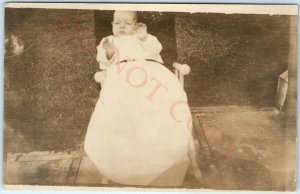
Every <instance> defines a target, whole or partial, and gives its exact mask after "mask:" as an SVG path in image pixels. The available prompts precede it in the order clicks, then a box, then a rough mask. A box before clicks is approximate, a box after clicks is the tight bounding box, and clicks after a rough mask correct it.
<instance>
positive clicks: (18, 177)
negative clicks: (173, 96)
mask: <svg viewBox="0 0 300 194" xmlns="http://www.w3.org/2000/svg"><path fill="white" fill-rule="evenodd" d="M192 115H193V128H194V130H193V135H194V138H195V139H197V140H198V143H199V146H198V150H197V162H198V165H199V167H200V170H201V172H202V175H203V180H202V182H198V181H197V180H196V179H195V178H194V177H193V175H192V173H191V171H190V170H188V171H187V174H186V177H185V180H184V182H183V185H182V187H183V188H208V189H248V190H292V189H293V188H294V186H295V182H294V175H295V131H294V130H293V126H292V127H291V128H289V126H288V125H282V123H285V122H286V120H284V119H285V117H283V116H282V113H281V112H278V111H277V110H276V109H273V108H265V109H253V108H241V107H217V108H216V107H207V108H203V107H202V108H192ZM253 117H256V118H253ZM283 126H285V127H284V128H283ZM282 153H285V155H284V156H282ZM278 154H281V155H278ZM275 158H276V163H274V162H273V161H275ZM5 161H6V162H5V172H6V174H5V183H6V184H27V185H74V186H92V187H93V186H97V187H101V186H105V187H115V186H119V187H122V186H124V185H119V184H117V183H114V182H111V181H107V180H106V179H103V177H102V175H101V174H100V173H99V171H98V170H97V169H96V167H95V166H94V164H93V163H92V162H91V161H90V160H89V158H88V157H87V156H86V155H85V153H84V152H83V151H82V150H77V151H71V152H60V153H54V152H51V151H45V152H30V153H13V154H12V153H8V154H7V156H6V160H5Z"/></svg>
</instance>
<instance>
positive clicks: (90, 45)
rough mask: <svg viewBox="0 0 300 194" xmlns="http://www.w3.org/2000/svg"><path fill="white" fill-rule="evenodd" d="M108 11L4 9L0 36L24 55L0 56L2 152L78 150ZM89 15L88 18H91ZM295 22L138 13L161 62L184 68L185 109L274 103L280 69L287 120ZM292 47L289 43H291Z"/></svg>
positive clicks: (94, 93) (95, 87)
mask: <svg viewBox="0 0 300 194" xmlns="http://www.w3.org/2000/svg"><path fill="white" fill-rule="evenodd" d="M111 13H112V12H111V11H105V12H101V11H96V12H94V11H89V10H51V9H11V8H6V9H5V35H6V36H7V37H9V36H10V35H12V34H14V35H17V36H18V37H19V38H20V40H21V41H22V43H23V44H24V46H25V52H24V53H23V54H21V55H19V56H12V54H11V53H10V52H9V51H8V53H7V55H6V56H5V87H4V90H5V91H4V95H5V96H4V103H5V107H4V117H5V118H4V120H5V131H6V133H5V149H6V151H9V152H27V151H33V150H35V151H37V150H55V151H61V150H68V149H69V150H72V149H78V148H80V147H81V146H82V144H83V141H84V136H85V133H86V128H87V125H88V122H89V118H90V116H91V114H92V111H93V108H94V106H95V103H96V101H97V99H98V95H99V91H100V86H99V84H97V83H96V82H95V81H94V79H93V75H94V73H95V72H96V71H98V64H97V62H96V50H95V45H97V42H99V41H100V39H101V37H104V36H106V35H108V34H111V26H110V22H111V21H110V19H106V18H110V17H111ZM95 19H96V20H95ZM291 19H296V16H277V15H273V16H269V15H251V14H250V15H244V14H211V13H209V14H207V13H195V14H190V13H158V12H151V13H150V12H148V13H142V14H141V15H140V20H141V21H143V22H145V23H146V24H147V25H148V30H149V32H150V33H152V34H153V35H156V36H157V37H158V38H159V40H160V41H161V42H162V44H163V47H164V50H163V51H162V57H163V59H164V61H165V62H166V64H165V65H166V66H167V67H168V68H169V69H172V68H171V64H172V62H173V61H177V62H180V63H187V64H189V65H190V66H191V69H192V71H191V74H190V75H188V76H187V77H186V85H185V89H186V92H187V95H188V98H189V103H190V105H191V106H219V105H222V106H224V105H236V106H267V107H273V106H275V94H276V87H277V80H278V76H279V75H280V74H281V73H283V72H284V71H285V70H287V69H288V68H289V70H290V72H289V73H290V75H289V82H291V83H292V84H290V88H289V95H288V99H287V105H288V106H286V107H285V109H284V110H285V111H288V112H292V113H293V114H295V107H296V104H295V99H296V84H295V83H296V64H295V63H294V62H293V61H291V59H290V57H291V56H290V55H291V52H292V51H291V48H294V47H295V45H293V44H294V43H293V42H291V41H290V38H291V35H293V36H296V26H291V25H290V21H291ZM295 44H296V43H295Z"/></svg>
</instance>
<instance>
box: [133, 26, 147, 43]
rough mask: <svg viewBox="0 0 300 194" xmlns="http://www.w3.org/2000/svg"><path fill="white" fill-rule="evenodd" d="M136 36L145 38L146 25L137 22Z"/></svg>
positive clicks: (141, 38)
mask: <svg viewBox="0 0 300 194" xmlns="http://www.w3.org/2000/svg"><path fill="white" fill-rule="evenodd" d="M135 32H136V36H137V37H138V39H140V40H142V41H144V40H146V38H147V35H148V33H147V26H146V24H144V23H137V24H136V28H135Z"/></svg>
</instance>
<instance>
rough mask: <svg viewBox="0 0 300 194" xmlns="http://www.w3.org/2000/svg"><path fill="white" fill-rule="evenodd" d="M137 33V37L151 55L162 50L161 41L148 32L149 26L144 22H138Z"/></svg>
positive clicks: (157, 53)
mask: <svg viewBox="0 0 300 194" xmlns="http://www.w3.org/2000/svg"><path fill="white" fill-rule="evenodd" d="M136 35H137V38H138V39H139V40H140V43H141V45H142V46H143V48H144V49H145V50H146V51H147V52H148V53H149V54H150V55H159V53H160V52H161V50H162V46H161V43H160V42H159V41H158V39H157V38H156V37H155V36H153V35H151V34H148V32H147V26H146V24H143V23H138V24H137V26H136Z"/></svg>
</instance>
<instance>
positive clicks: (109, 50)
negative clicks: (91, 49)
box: [102, 38, 115, 59]
mask: <svg viewBox="0 0 300 194" xmlns="http://www.w3.org/2000/svg"><path fill="white" fill-rule="evenodd" d="M102 47H103V48H104V49H105V50H106V56H107V58H108V59H111V58H112V56H113V55H114V53H115V47H114V44H113V42H109V40H108V38H105V40H104V41H103V45H102Z"/></svg>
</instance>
